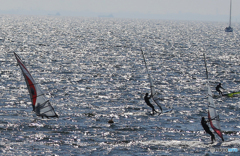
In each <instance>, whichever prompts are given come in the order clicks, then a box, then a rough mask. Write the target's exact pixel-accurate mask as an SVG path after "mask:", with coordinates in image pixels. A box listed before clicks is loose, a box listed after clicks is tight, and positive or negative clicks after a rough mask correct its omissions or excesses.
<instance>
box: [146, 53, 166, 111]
mask: <svg viewBox="0 0 240 156" xmlns="http://www.w3.org/2000/svg"><path fill="white" fill-rule="evenodd" d="M141 51H142V49H141ZM142 56H143V59H144V62H145V67H146V70H147V73H148V79H149V83H150V89H151V96H152V99H153V101H154V102H155V103H156V104H157V105H158V107H159V108H160V110H161V112H162V107H161V105H160V102H159V97H158V96H157V93H156V91H155V88H154V85H153V81H152V78H151V75H150V74H149V72H148V68H147V63H146V60H145V57H144V54H143V51H142Z"/></svg>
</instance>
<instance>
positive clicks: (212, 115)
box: [204, 54, 223, 140]
mask: <svg viewBox="0 0 240 156" xmlns="http://www.w3.org/2000/svg"><path fill="white" fill-rule="evenodd" d="M204 62H205V68H206V76H207V79H208V71H207V63H206V58H205V54H204ZM207 89H208V94H207V97H208V120H209V122H210V125H211V127H212V129H213V130H214V131H215V132H216V133H217V134H218V136H219V137H220V138H221V139H222V140H223V135H222V132H221V129H220V119H219V115H218V113H217V111H216V106H215V104H214V101H213V94H212V90H211V88H210V87H209V82H208V81H207Z"/></svg>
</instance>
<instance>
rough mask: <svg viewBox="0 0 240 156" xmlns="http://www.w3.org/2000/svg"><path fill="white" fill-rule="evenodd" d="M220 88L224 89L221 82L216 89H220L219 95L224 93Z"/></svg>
mask: <svg viewBox="0 0 240 156" xmlns="http://www.w3.org/2000/svg"><path fill="white" fill-rule="evenodd" d="M220 88H222V89H224V88H223V87H222V86H221V83H219V84H218V85H217V87H216V91H218V93H219V95H222V91H221V90H220Z"/></svg>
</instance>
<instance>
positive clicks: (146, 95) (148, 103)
mask: <svg viewBox="0 0 240 156" xmlns="http://www.w3.org/2000/svg"><path fill="white" fill-rule="evenodd" d="M150 98H151V96H149V97H148V93H146V94H145V96H144V100H145V102H146V104H147V105H148V106H149V107H151V108H152V112H153V115H154V112H156V113H157V111H156V110H155V108H154V106H153V105H152V104H151V103H150V101H149V99H150Z"/></svg>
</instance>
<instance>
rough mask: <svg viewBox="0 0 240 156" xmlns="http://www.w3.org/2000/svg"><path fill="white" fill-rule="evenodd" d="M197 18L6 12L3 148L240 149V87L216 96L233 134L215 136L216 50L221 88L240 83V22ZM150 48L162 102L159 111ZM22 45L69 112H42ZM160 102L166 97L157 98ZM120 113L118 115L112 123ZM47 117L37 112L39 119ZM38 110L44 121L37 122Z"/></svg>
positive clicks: (10, 151) (0, 102)
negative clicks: (151, 95)
mask: <svg viewBox="0 0 240 156" xmlns="http://www.w3.org/2000/svg"><path fill="white" fill-rule="evenodd" d="M225 27H226V24H225V23H205V22H187V21H161V20H131V19H108V18H106V19H104V18H77V17H75V18H69V17H51V16H49V17H37V16H1V22H0V53H1V55H0V64H1V66H0V74H1V79H0V81H1V83H0V90H1V92H0V108H1V109H0V115H1V117H0V129H1V131H0V135H1V144H0V154H1V155H193V154H195V155H206V154H207V155H208V154H209V155H226V154H231V155H238V154H239V152H238V153H226V152H213V153H212V152H210V149H211V148H215V149H217V148H224V149H225V148H238V149H239V150H240V132H239V131H240V125H239V122H240V115H239V111H240V109H239V107H240V101H239V97H234V98H226V97H222V98H216V99H215V103H216V106H217V108H218V112H219V116H220V119H221V127H222V131H223V134H224V139H225V142H223V143H221V140H220V139H219V137H217V136H216V138H217V142H216V143H214V144H209V143H210V142H211V141H210V136H209V135H208V134H206V133H205V132H204V130H203V128H202V127H201V125H200V120H201V117H202V116H205V117H207V99H206V85H205V84H206V76H205V67H204V61H203V55H202V53H203V52H205V53H206V56H207V63H208V70H209V77H210V81H211V88H212V90H213V92H214V94H217V93H216V92H215V91H214V87H215V86H216V85H217V84H218V83H219V82H221V83H223V87H224V88H225V89H226V91H225V92H228V91H239V90H240V88H239V85H240V74H239V73H240V65H239V63H240V60H239V49H240V42H239V38H240V35H239V33H238V32H239V25H237V24H236V25H233V28H234V33H225V32H224V31H223V30H224V28H225ZM140 48H142V49H143V50H144V52H145V57H146V60H147V63H148V66H149V71H150V73H151V75H152V78H153V81H154V84H155V85H156V90H157V91H158V92H160V93H161V96H162V98H164V101H162V105H167V106H171V105H172V106H173V111H172V112H171V113H168V114H163V115H160V116H158V115H154V116H152V115H149V114H150V112H151V109H150V108H149V107H148V106H147V105H146V104H145V102H144V100H143V96H144V94H145V93H146V92H150V90H149V83H148V77H147V74H146V70H145V66H144V62H143V59H142V56H141V51H140ZM13 52H17V54H18V55H19V56H20V57H21V58H22V60H23V61H24V63H25V64H26V66H27V68H28V69H29V71H30V72H31V74H32V76H33V77H34V78H35V80H36V82H38V83H39V84H40V86H41V88H42V89H43V90H44V91H45V92H46V94H47V97H48V98H49V99H50V101H51V103H52V105H53V107H54V108H55V110H56V112H57V113H58V115H59V116H60V118H59V119H49V120H47V119H41V118H37V117H36V116H35V114H34V113H33V112H32V111H31V110H32V108H31V103H30V98H29V95H28V91H27V88H26V84H25V82H24V78H23V76H22V73H21V71H20V68H19V67H18V66H16V64H17V62H16V60H15V58H14V54H13ZM156 108H157V106H156ZM111 117H113V120H114V122H115V123H114V124H111V125H110V124H108V120H109V119H110V118H111ZM36 119H37V120H36ZM34 120H35V121H36V122H34Z"/></svg>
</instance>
